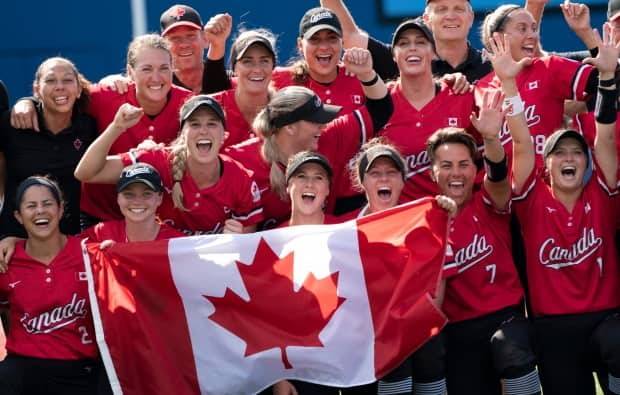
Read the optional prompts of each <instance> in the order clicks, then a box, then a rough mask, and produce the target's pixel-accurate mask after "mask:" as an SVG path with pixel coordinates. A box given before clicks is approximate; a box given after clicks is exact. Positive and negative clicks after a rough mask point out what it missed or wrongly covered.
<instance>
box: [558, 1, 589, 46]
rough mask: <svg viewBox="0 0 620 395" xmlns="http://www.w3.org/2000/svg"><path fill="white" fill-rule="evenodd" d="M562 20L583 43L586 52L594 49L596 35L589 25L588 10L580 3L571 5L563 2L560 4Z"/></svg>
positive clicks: (568, 2)
mask: <svg viewBox="0 0 620 395" xmlns="http://www.w3.org/2000/svg"><path fill="white" fill-rule="evenodd" d="M560 8H561V9H562V14H564V20H565V21H566V24H567V25H568V27H570V29H571V30H572V31H573V32H575V34H576V35H577V37H579V39H580V40H581V41H582V42H583V43H584V45H585V46H586V48H587V49H588V50H592V49H594V48H596V46H597V41H596V36H597V34H596V33H595V32H594V30H593V29H592V26H591V25H590V9H589V8H588V6H587V5H585V4H581V3H571V2H570V1H565V2H564V3H562V4H560Z"/></svg>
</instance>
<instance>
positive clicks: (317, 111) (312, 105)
mask: <svg viewBox="0 0 620 395" xmlns="http://www.w3.org/2000/svg"><path fill="white" fill-rule="evenodd" d="M291 88H298V87H288V88H284V89H280V91H278V93H277V94H281V95H282V94H284V95H285V94H287V92H289V90H290V89H291ZM304 89H305V90H306V91H307V92H308V99H307V100H306V102H304V104H302V105H301V106H299V107H297V108H296V109H294V110H292V111H290V112H287V113H284V114H281V115H279V116H277V117H275V118H273V119H272V120H271V123H272V124H273V126H275V127H276V128H281V127H283V126H286V125H290V124H292V123H295V122H297V121H309V122H315V123H328V122H330V121H332V120H333V119H334V118H336V116H338V112H339V111H340V109H341V108H342V107H340V106H334V105H331V104H323V102H322V101H321V99H320V98H319V97H318V96H317V95H316V93H314V92H313V91H311V90H310V89H307V88H304Z"/></svg>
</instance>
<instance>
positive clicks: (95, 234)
mask: <svg viewBox="0 0 620 395" xmlns="http://www.w3.org/2000/svg"><path fill="white" fill-rule="evenodd" d="M126 230H127V228H126V226H125V220H124V219H116V220H111V221H105V222H99V223H98V224H96V225H94V226H91V227H90V228H88V229H86V230H85V231H84V232H82V234H81V236H82V237H85V238H88V241H89V242H93V243H100V242H102V241H104V240H113V241H115V242H117V243H126V242H128V241H129V240H127V232H126ZM182 236H185V234H183V233H182V232H180V231H178V230H176V229H174V228H173V227H171V226H170V225H168V224H162V223H160V224H159V232H158V233H157V236H156V237H155V240H166V239H172V238H174V237H182Z"/></svg>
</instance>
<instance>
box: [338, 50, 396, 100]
mask: <svg viewBox="0 0 620 395" xmlns="http://www.w3.org/2000/svg"><path fill="white" fill-rule="evenodd" d="M343 62H344V65H345V67H346V68H347V71H348V72H349V73H351V74H354V75H355V76H357V78H358V79H359V80H360V81H361V82H362V87H363V89H364V94H365V95H366V97H367V98H369V99H383V98H384V97H385V96H386V95H387V93H388V91H387V86H386V85H385V83H384V82H383V80H382V79H381V77H379V75H378V74H377V73H376V72H375V71H374V69H373V68H372V57H371V56H370V52H368V50H367V49H362V48H349V49H347V50H346V51H345V53H344V56H343ZM375 77H376V78H377V80H376V81H375V82H374V83H373V84H368V83H369V82H372V81H373V80H374V78H375ZM365 82H366V84H364V83H365Z"/></svg>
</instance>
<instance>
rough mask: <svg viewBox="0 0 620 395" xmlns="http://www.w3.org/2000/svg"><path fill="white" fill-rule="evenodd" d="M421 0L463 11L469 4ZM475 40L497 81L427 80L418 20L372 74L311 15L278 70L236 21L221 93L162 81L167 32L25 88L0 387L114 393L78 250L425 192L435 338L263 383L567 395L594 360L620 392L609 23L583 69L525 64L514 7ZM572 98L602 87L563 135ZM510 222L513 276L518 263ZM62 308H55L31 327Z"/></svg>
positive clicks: (367, 58)
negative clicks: (444, 242)
mask: <svg viewBox="0 0 620 395" xmlns="http://www.w3.org/2000/svg"><path fill="white" fill-rule="evenodd" d="M430 2H437V3H442V2H447V3H453V2H455V3H459V5H460V3H463V5H462V7H464V10H465V11H469V12H471V6H470V5H469V3H468V1H467V0H431V1H428V2H427V3H430ZM468 7H469V8H468ZM459 10H460V8H459ZM482 32H483V34H482V40H483V43H484V45H485V49H486V54H487V57H488V59H489V60H490V62H491V63H492V65H493V71H492V72H491V73H490V74H488V75H487V76H486V77H484V78H482V79H481V80H480V81H479V82H478V83H477V84H475V85H474V86H473V89H464V90H462V89H457V88H456V87H455V86H454V85H453V84H452V83H449V82H448V81H453V79H448V80H445V81H441V80H436V79H435V78H434V77H433V74H432V68H431V62H432V60H433V58H434V57H435V42H434V39H433V34H432V32H431V31H430V30H429V29H428V28H427V26H426V25H425V24H424V22H423V21H422V19H411V20H407V21H405V22H403V23H402V24H400V25H399V26H398V27H397V28H396V30H395V32H394V35H393V40H392V45H391V51H392V55H393V59H394V61H395V63H396V65H397V67H398V70H399V78H397V79H396V80H395V81H390V82H388V83H384V82H383V80H382V79H381V78H380V77H379V75H378V74H377V72H375V70H374V69H373V57H372V56H371V53H370V52H369V51H368V50H367V49H363V48H348V49H346V50H344V49H343V41H342V35H343V32H342V27H341V25H340V21H339V19H338V17H337V16H336V15H335V14H334V13H333V12H332V11H330V10H329V9H325V8H320V7H318V8H313V9H310V10H308V12H307V13H306V14H305V15H304V16H303V18H302V19H301V22H300V30H299V37H298V47H299V50H300V53H301V55H302V56H301V58H300V59H299V60H297V61H296V62H295V63H293V64H291V65H290V66H287V67H277V56H276V51H275V48H276V45H275V37H274V35H273V34H271V33H270V32H269V31H268V30H266V29H255V30H248V31H244V32H241V33H240V34H239V35H238V37H237V38H236V39H235V41H234V43H233V45H232V48H231V51H230V52H231V53H230V66H231V70H232V75H231V77H230V78H231V80H230V82H231V85H232V86H233V88H232V89H230V90H227V91H222V92H219V93H216V94H214V95H195V96H194V95H193V93H192V92H190V91H188V90H185V89H184V88H180V87H177V86H175V85H173V84H172V82H171V81H172V78H173V71H174V70H173V64H174V62H173V59H172V55H171V53H170V50H169V43H168V41H166V40H165V39H163V38H161V37H159V36H157V35H145V36H140V37H137V38H136V39H134V40H133V41H132V43H131V44H130V46H129V50H128V54H127V74H128V77H129V78H130V80H131V82H130V83H129V85H128V87H127V91H126V92H123V93H120V92H119V91H116V90H115V89H113V88H112V87H109V86H106V85H105V84H91V83H89V82H88V81H87V80H86V79H85V78H84V77H83V76H82V75H81V74H80V73H79V72H78V71H77V69H76V67H75V66H74V65H73V64H72V63H71V62H70V61H69V60H67V59H63V58H58V57H57V58H51V59H48V60H46V61H45V62H43V63H42V64H41V66H40V67H39V69H38V71H37V73H36V75H35V81H34V84H33V88H34V97H33V98H29V99H26V100H22V101H20V102H19V103H18V104H17V105H16V108H15V109H14V110H13V113H12V114H11V113H9V112H6V113H4V114H3V117H2V124H1V125H0V127H2V136H1V137H0V149H1V151H2V153H3V156H4V158H3V159H4V160H3V161H0V163H2V164H4V163H6V165H5V168H3V169H2V170H3V171H4V172H0V174H6V182H5V187H4V188H5V189H4V191H5V197H6V198H5V201H4V207H3V210H2V216H1V217H0V219H1V222H0V230H1V233H2V235H3V236H17V237H20V238H19V239H18V238H16V237H10V238H6V239H4V240H3V241H2V242H0V255H2V262H0V266H1V267H2V269H3V270H4V271H6V272H5V273H4V274H0V303H3V302H4V303H7V304H8V306H9V307H10V320H9V323H10V328H9V334H8V342H7V350H8V356H7V358H6V360H5V361H3V362H1V363H0V388H2V389H3V391H8V392H6V393H10V394H22V393H28V394H30V393H32V394H38V393H59V394H60V393H62V394H69V393H71V394H92V393H107V392H108V391H109V388H108V386H107V384H106V380H105V373H104V372H103V369H102V368H101V364H100V362H99V361H98V355H97V350H96V347H95V345H94V343H93V335H94V333H93V330H92V322H91V317H90V308H89V306H88V303H87V300H88V299H87V297H86V286H85V283H84V282H83V281H80V280H81V279H82V276H81V272H82V270H83V268H82V267H83V266H82V263H81V252H80V251H79V239H80V238H88V239H90V240H91V241H95V242H101V248H106V247H107V246H109V245H110V243H114V242H117V243H124V242H132V241H145V240H155V239H162V238H171V237H178V236H181V235H184V234H185V235H191V234H206V233H222V232H225V233H244V232H254V231H257V230H263V229H269V228H273V227H278V226H280V227H281V226H296V225H308V224H330V223H337V222H342V221H345V220H348V219H351V218H356V217H359V216H364V215H369V214H372V213H376V212H378V211H381V210H385V209H389V208H390V207H394V206H396V205H397V204H399V203H403V202H406V201H410V200H414V199H417V198H420V197H425V196H436V198H437V201H438V204H439V206H440V207H442V208H444V209H446V210H447V211H449V212H450V216H451V224H450V233H449V236H448V248H447V251H446V263H445V267H444V275H443V279H442V281H441V285H440V287H439V289H438V292H437V294H436V295H433V296H434V298H435V302H436V303H437V304H438V305H440V306H441V308H442V309H443V311H444V313H445V314H446V316H447V317H448V319H449V324H448V325H447V326H446V328H444V330H442V331H441V332H440V333H439V334H438V335H436V336H435V337H434V338H432V339H431V340H430V341H429V342H427V343H426V344H425V345H424V346H423V347H422V348H420V349H419V350H417V351H416V352H414V353H413V354H412V355H411V356H410V357H409V358H408V359H407V360H405V361H403V363H402V364H401V365H400V366H398V367H397V368H395V370H394V371H393V372H391V373H389V374H388V375H386V376H385V377H383V378H382V379H381V380H379V381H378V382H377V383H372V384H369V385H365V386H360V387H356V388H347V389H343V388H330V387H326V386H322V385H319V384H315V383H304V382H299V381H287V380H284V381H281V382H279V383H277V384H275V385H274V387H273V392H274V393H276V394H284V395H291V394H329V393H339V392H340V393H377V394H405V393H408V394H411V393H413V394H416V395H426V394H445V393H446V392H447V393H449V394H451V395H454V394H464V395H469V394H502V393H503V394H509V395H510V394H540V393H541V388H542V389H544V391H545V394H579V395H582V394H594V384H593V378H592V372H593V371H596V372H597V374H598V378H599V382H600V383H601V386H602V387H603V389H604V391H605V393H608V394H620V341H619V340H620V335H619V333H620V328H619V325H620V284H619V283H620V269H619V267H618V256H617V252H616V247H615V241H614V236H615V232H616V218H617V216H618V213H617V210H616V206H617V204H616V203H617V202H616V200H617V197H616V196H617V168H618V160H617V152H616V144H615V140H614V127H615V122H616V116H617V114H616V111H617V109H616V106H617V87H616V81H615V79H614V72H615V69H616V65H617V59H618V56H619V53H620V43H614V40H613V34H612V31H611V28H610V26H608V25H606V26H605V27H604V30H603V37H602V38H600V36H598V35H595V37H596V38H597V41H596V42H597V46H598V54H597V56H596V57H593V58H589V59H587V60H586V61H585V63H583V64H581V63H577V62H574V61H570V60H567V59H564V58H561V57H558V56H545V57H536V56H535V51H534V49H535V48H536V46H537V45H538V39H539V37H538V26H537V25H536V22H535V20H534V18H533V17H532V15H531V14H530V13H529V12H528V11H527V10H525V9H524V8H522V7H519V6H516V5H507V6H500V7H498V8H497V9H496V10H495V11H494V12H492V13H491V14H489V15H488V16H487V18H486V19H485V22H484V24H483V26H482ZM588 95H595V96H596V97H597V100H596V108H595V110H594V112H593V114H594V115H593V116H594V118H595V119H596V123H595V125H594V127H595V130H594V131H593V134H592V135H595V136H596V138H595V139H594V140H593V141H591V140H586V139H584V137H583V135H582V134H580V133H578V132H575V131H573V130H570V129H559V130H557V131H556V129H558V128H559V127H561V126H562V119H563V102H564V100H565V99H586V98H587V97H588ZM34 113H36V115H37V117H38V125H39V126H40V127H37V129H39V130H34V129H33V128H34V126H33V125H32V124H31V123H29V121H28V120H29V119H32V114H34ZM588 141H591V144H590V145H589V144H588ZM59 163H60V164H62V166H58V164H59ZM80 182H81V184H80ZM105 184H108V185H105ZM80 185H81V186H82V188H81V191H80ZM114 185H116V186H115V187H114ZM63 192H64V194H63ZM67 195H68V196H67ZM13 199H14V200H13ZM343 212H345V214H344V215H336V213H343ZM512 216H516V218H517V219H518V221H519V223H520V224H521V228H520V229H521V233H522V235H523V239H524V253H525V257H526V271H525V277H524V279H525V281H526V284H523V283H522V281H521V279H520V278H519V274H518V271H517V267H516V265H515V263H514V262H513V257H512V238H511V234H510V224H511V217H512ZM541 218H545V220H544V221H541ZM421 248H423V247H422V246H421ZM11 256H12V258H11V261H10V264H8V270H7V260H8V258H9V257H11ZM58 282H60V283H58ZM524 285H526V286H524ZM38 289H45V291H44V292H45V297H41V293H39V292H38V291H37V292H33V290H38ZM524 289H525V291H524ZM525 300H527V302H528V303H527V305H528V308H527V310H526V309H525V308H524V305H525V302H524V301H525ZM55 311H62V312H63V313H62V314H61V315H62V317H59V318H58V320H49V319H46V318H45V317H49V316H52V315H54V314H57V313H55ZM64 312H66V314H65V313H64ZM30 372H35V373H30ZM32 374H35V375H36V376H35V377H37V380H32V379H31V377H33V376H32ZM3 393H5V392H3Z"/></svg>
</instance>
